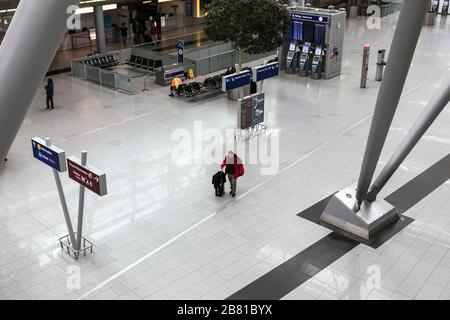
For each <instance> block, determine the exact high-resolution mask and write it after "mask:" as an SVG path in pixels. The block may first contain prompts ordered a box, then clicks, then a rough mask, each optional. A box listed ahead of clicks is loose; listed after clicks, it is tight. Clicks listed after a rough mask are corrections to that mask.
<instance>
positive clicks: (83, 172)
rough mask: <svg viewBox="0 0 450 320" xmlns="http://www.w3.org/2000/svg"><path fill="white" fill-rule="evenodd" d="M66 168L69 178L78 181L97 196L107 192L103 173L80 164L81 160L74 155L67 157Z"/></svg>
mask: <svg viewBox="0 0 450 320" xmlns="http://www.w3.org/2000/svg"><path fill="white" fill-rule="evenodd" d="M67 168H68V171H69V178H70V179H72V180H74V181H76V182H78V183H79V184H81V185H82V186H83V187H86V188H87V189H89V190H91V191H92V192H94V193H96V194H98V195H99V196H104V195H106V194H107V190H106V174H105V173H103V172H101V171H100V170H97V169H95V168H93V167H91V166H83V165H81V160H80V159H78V158H76V157H69V158H67Z"/></svg>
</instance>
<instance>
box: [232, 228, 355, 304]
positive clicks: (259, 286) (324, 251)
mask: <svg viewBox="0 0 450 320" xmlns="http://www.w3.org/2000/svg"><path fill="white" fill-rule="evenodd" d="M358 244H359V243H358V242H356V241H354V240H351V239H348V238H346V237H343V236H341V235H339V234H337V233H334V232H333V233H331V234H329V235H328V236H326V237H325V238H323V239H321V240H319V241H318V242H316V243H315V244H313V245H312V246H310V247H309V248H307V249H305V250H304V251H302V252H300V253H299V254H297V255H296V256H294V257H293V258H291V259H289V260H288V261H286V262H285V263H283V264H282V265H280V266H278V267H277V268H275V269H273V270H272V271H270V272H269V273H267V274H265V275H264V276H262V277H261V278H259V279H258V280H256V281H254V282H252V283H250V284H249V285H248V286H246V287H244V288H243V289H241V290H239V291H238V292H236V293H235V294H233V295H232V296H230V297H229V298H228V299H227V300H278V299H281V298H282V297H284V296H285V295H286V294H287V293H289V292H291V291H292V290H294V289H295V288H297V287H298V286H300V285H301V284H302V283H304V282H305V281H308V280H309V279H310V278H312V277H313V276H315V275H316V274H317V273H319V272H320V271H321V270H323V269H324V268H326V267H327V266H329V265H330V264H332V263H333V262H334V261H336V260H337V259H339V258H340V257H342V256H343V255H344V254H346V253H347V252H349V251H350V250H352V249H353V248H355V247H356V246H357V245H358Z"/></svg>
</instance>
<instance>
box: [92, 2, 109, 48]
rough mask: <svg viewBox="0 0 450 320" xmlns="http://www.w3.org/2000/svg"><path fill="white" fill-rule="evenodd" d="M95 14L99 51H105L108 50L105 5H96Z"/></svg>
mask: <svg viewBox="0 0 450 320" xmlns="http://www.w3.org/2000/svg"><path fill="white" fill-rule="evenodd" d="M94 16H95V37H96V39H97V52H100V53H103V52H105V50H106V39H105V20H104V18H103V6H101V5H99V6H95V7H94Z"/></svg>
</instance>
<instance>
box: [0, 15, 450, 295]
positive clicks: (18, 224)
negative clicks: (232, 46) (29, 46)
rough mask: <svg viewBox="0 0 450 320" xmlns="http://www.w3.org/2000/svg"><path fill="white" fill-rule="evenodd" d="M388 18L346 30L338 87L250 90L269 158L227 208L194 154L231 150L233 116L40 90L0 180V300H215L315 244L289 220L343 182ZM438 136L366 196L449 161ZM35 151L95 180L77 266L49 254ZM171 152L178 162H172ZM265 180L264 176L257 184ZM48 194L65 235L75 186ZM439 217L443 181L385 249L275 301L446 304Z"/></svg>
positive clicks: (365, 253)
mask: <svg viewBox="0 0 450 320" xmlns="http://www.w3.org/2000/svg"><path fill="white" fill-rule="evenodd" d="M395 17H396V16H391V17H388V18H386V19H383V21H382V22H383V28H382V29H381V30H369V29H367V27H366V20H365V18H358V19H355V20H350V21H349V23H348V25H347V27H346V28H347V29H346V41H345V48H344V52H343V55H344V68H343V74H342V76H341V77H339V78H335V79H332V80H329V81H324V80H321V81H313V80H309V79H302V78H299V77H297V76H291V75H284V74H283V75H280V76H279V77H278V78H276V79H272V80H268V81H266V82H265V84H264V91H265V93H266V124H267V126H268V128H269V131H270V130H271V131H270V132H271V133H273V134H275V133H277V132H278V138H279V140H278V148H276V149H275V150H279V153H277V152H275V153H273V154H272V155H273V157H271V158H269V160H272V163H271V162H270V161H267V162H258V163H257V164H247V165H246V173H245V176H244V177H242V178H241V179H240V180H239V181H238V195H237V198H236V199H234V200H233V199H232V198H231V197H229V196H228V195H227V196H225V197H224V198H216V197H215V196H214V190H213V188H212V185H211V176H212V174H214V173H215V172H216V171H217V170H218V164H216V163H214V162H213V161H211V162H204V161H202V154H203V151H205V152H206V151H211V149H210V147H211V146H210V145H209V143H210V141H211V140H210V138H211V135H213V134H215V133H216V134H217V131H215V130H218V132H220V133H222V135H223V136H224V141H219V142H217V140H216V143H215V144H213V146H219V147H223V144H226V143H232V142H233V137H232V136H231V137H229V136H228V137H227V136H226V133H227V129H233V128H234V127H235V125H236V104H235V102H232V101H230V100H227V98H226V97H225V96H224V95H221V96H215V97H210V98H208V99H206V100H204V101H197V102H195V103H192V102H187V101H184V100H182V99H173V98H169V97H168V93H169V92H168V88H162V87H159V86H157V85H155V84H151V86H150V91H149V92H142V93H138V94H136V95H135V96H128V95H126V94H122V93H116V92H114V91H112V90H109V89H106V88H102V87H99V86H98V85H96V84H93V83H90V82H85V81H83V80H80V79H75V78H72V77H70V75H67V74H64V75H58V76H55V77H53V79H54V81H55V103H56V109H55V110H54V111H44V110H43V109H44V107H45V104H44V103H45V100H44V91H43V90H42V91H41V92H39V93H38V94H37V95H36V97H35V99H34V101H33V104H32V107H31V109H30V111H29V113H28V115H27V118H26V120H25V122H24V124H23V127H22V129H21V131H20V134H19V136H18V138H17V139H16V141H15V143H14V145H13V147H12V149H11V152H10V154H9V161H8V163H7V166H6V167H5V168H3V169H2V171H1V179H0V219H1V221H2V223H1V224H0V298H5V299H18V298H24V299H78V298H85V299H182V298H184V299H216V298H217V299H225V298H227V297H229V296H231V295H233V294H234V293H236V292H238V291H239V290H241V289H242V288H244V287H246V286H247V285H249V284H250V283H252V282H253V281H255V280H256V279H258V278H260V277H261V276H263V275H265V274H267V273H268V272H270V271H271V270H273V269H275V268H276V267H278V266H280V265H282V264H283V263H284V262H286V261H288V260H289V259H291V258H292V257H294V256H296V255H297V254H298V253H300V252H302V251H303V250H304V249H306V248H308V247H310V246H311V245H313V244H314V243H316V242H318V241H320V240H321V239H323V238H324V237H326V236H327V235H328V234H329V233H330V231H329V230H328V229H326V228H323V227H321V226H319V225H316V224H314V223H312V222H309V221H306V220H304V219H300V218H299V217H297V214H298V213H299V212H301V211H303V210H305V209H306V208H309V207H310V206H311V205H313V204H314V203H317V202H318V201H320V200H321V199H323V198H325V197H327V196H329V195H330V194H332V193H334V192H335V191H336V190H340V189H342V188H343V187H346V186H348V185H350V184H352V183H353V182H354V181H355V180H356V177H357V174H358V171H359V168H360V164H361V161H362V157H363V150H364V146H365V143H366V139H367V134H368V130H369V127H370V120H371V115H372V112H373V107H374V105H375V100H376V94H377V90H378V88H379V83H377V82H375V81H373V79H374V76H375V63H376V59H375V58H374V56H373V55H372V57H371V62H370V66H371V69H370V72H369V75H370V80H369V82H368V88H367V89H365V90H362V89H360V88H359V81H360V71H361V65H360V63H361V52H362V47H363V45H364V43H366V42H370V43H371V45H372V48H374V50H377V49H382V48H389V42H390V40H391V38H392V34H393V30H394V23H395ZM446 19H448V18H441V17H439V18H438V20H437V23H436V25H435V26H434V27H426V28H424V30H423V34H422V37H421V40H420V43H419V45H418V50H417V53H416V55H415V58H414V63H413V65H412V67H411V71H410V74H409V78H408V81H407V83H406V86H405V90H404V93H403V98H402V101H401V104H400V106H399V110H398V114H397V115H396V117H395V119H394V122H393V124H392V127H391V131H390V135H389V138H388V141H387V143H386V146H385V150H384V152H383V154H382V157H381V159H380V163H379V168H378V170H379V169H381V167H382V165H383V164H384V163H385V162H386V161H387V160H388V158H389V156H390V155H391V154H392V152H393V151H394V149H395V148H396V147H397V145H398V144H399V142H400V141H401V140H402V139H403V138H404V136H405V133H406V132H407V131H408V129H409V128H410V126H411V125H412V123H413V122H414V121H415V119H416V118H417V116H418V115H419V114H420V112H421V111H422V110H423V108H424V106H425V105H426V103H427V102H428V100H429V99H430V97H431V96H432V94H433V92H434V90H436V88H437V87H438V86H439V84H440V83H441V82H442V81H443V79H444V78H445V76H446V75H448V74H449V70H450V59H449V58H450V54H449V52H450V41H449V40H448V37H447V34H448V32H449V30H450V20H448V21H447V20H446ZM449 122H450V110H449V109H448V108H447V109H446V110H444V111H443V113H442V114H441V116H440V117H439V119H438V120H437V121H436V123H435V124H434V125H433V127H432V128H431V129H430V130H429V131H428V132H427V134H426V136H425V137H424V138H423V139H422V140H421V142H420V143H419V144H418V146H417V147H416V149H415V150H414V151H413V152H412V153H411V155H410V156H409V157H408V159H407V161H405V163H404V164H403V166H402V168H401V170H400V171H399V172H398V173H396V175H395V177H394V178H393V180H392V182H390V184H389V185H388V186H387V187H386V190H385V191H384V192H383V194H382V195H381V196H386V195H388V194H391V193H392V192H393V191H394V190H397V189H399V187H401V186H403V185H404V184H405V183H407V182H408V181H410V180H411V179H413V178H414V177H416V176H417V175H419V174H420V173H421V172H423V171H424V170H426V169H427V168H428V167H429V166H431V165H432V164H434V163H436V162H437V161H438V160H440V159H442V158H443V157H444V156H446V155H448V154H449V151H450V127H449V126H448V123H449ZM201 133H204V134H205V136H202V134H201ZM34 136H41V137H46V136H49V137H51V138H52V140H53V143H54V144H56V145H58V146H60V147H62V148H64V149H65V150H66V152H67V154H68V155H75V156H79V155H80V153H81V151H83V150H87V151H88V153H89V154H88V162H89V163H90V164H92V165H94V166H95V167H97V168H99V169H102V170H104V171H105V172H107V174H108V189H109V194H108V196H106V197H104V198H98V197H96V196H95V195H93V194H88V195H87V197H86V207H85V212H86V216H85V226H84V230H85V232H86V234H85V235H86V237H87V238H88V239H90V240H92V241H93V242H94V244H95V251H94V254H93V255H88V256H87V257H86V258H82V259H80V260H79V261H77V262H75V261H74V260H73V259H72V258H70V257H69V256H67V255H66V254H65V253H63V252H61V249H60V248H59V245H58V242H57V239H58V237H59V236H62V235H64V234H65V233H66V227H65V223H64V219H63V215H62V212H61V207H60V203H59V201H58V195H57V192H56V189H55V185H54V181H53V177H52V174H51V172H50V171H49V170H48V169H47V168H45V167H44V166H43V165H41V164H40V163H38V162H37V161H36V160H34V159H33V157H32V155H31V145H30V138H32V137H34ZM180 137H188V138H187V139H186V140H183V141H182V140H180ZM274 137H275V136H274ZM261 141H262V142H264V141H265V138H262V140H261ZM182 142H185V143H187V145H188V146H189V145H190V146H191V147H192V148H186V149H187V150H186V152H180V146H182V145H181V143H182ZM222 142H223V144H222ZM199 145H201V147H198V146H199ZM269 145H270V144H269ZM184 146H186V145H184ZM274 146H277V144H276V143H275V144H274ZM228 148H229V147H223V150H224V151H226V150H227V149H228ZM267 148H268V147H267ZM264 150H266V148H263V151H264ZM267 154H269V155H270V154H271V153H270V152H268V153H267ZM277 155H279V158H277V157H276V156H277ZM241 156H242V154H241ZM244 158H245V157H244ZM203 160H205V158H203ZM264 160H267V159H264ZM271 164H273V165H274V166H273V167H275V168H277V167H279V170H278V171H277V172H276V173H275V174H271V172H270V171H269V175H266V174H267V173H268V172H267V168H269V167H270V166H271ZM277 165H278V166H277ZM262 169H266V170H265V171H264V170H262ZM63 184H64V187H65V190H66V196H67V201H68V203H69V207H70V210H71V214H72V218H73V219H75V216H76V208H77V201H78V186H77V185H75V184H74V183H72V182H71V181H69V179H68V178H67V176H63ZM227 191H228V189H227ZM449 208H450V184H449V182H448V181H447V182H446V183H445V184H443V185H442V186H441V187H439V188H438V189H436V190H435V191H433V192H432V193H431V194H430V195H428V196H427V197H426V198H425V199H423V200H422V201H421V202H420V203H419V204H417V205H416V206H414V207H412V208H411V209H409V210H407V212H405V215H407V216H410V217H412V218H413V219H414V220H415V221H414V222H413V223H412V224H410V225H409V226H408V227H406V228H405V229H404V230H402V231H401V232H400V233H398V234H397V235H396V236H395V237H393V238H392V239H391V240H389V241H387V242H386V243H384V244H383V245H382V246H381V247H379V248H377V249H373V248H370V247H367V246H363V245H359V246H357V247H356V248H354V249H353V250H351V251H350V252H348V253H347V254H345V255H344V256H342V257H341V258H340V259H338V260H337V261H335V262H334V263H332V264H331V265H330V266H329V267H327V268H325V269H324V270H322V271H321V272H319V273H317V274H316V275H314V276H313V277H312V278H311V279H309V280H308V281H306V282H305V283H303V284H302V285H301V286H299V287H298V288H296V289H294V290H293V291H292V292H291V293H289V294H288V295H286V296H285V297H283V298H285V299H303V298H308V299H316V298H321V299H393V298H408V299H414V298H432V299H439V298H441V299H446V298H450V282H449V281H450V253H449V248H450V234H449V233H448V232H447V230H448V227H449V224H450V215H449V210H450V209H449ZM77 268H79V269H77ZM73 270H80V271H81V273H80V278H79V280H80V281H81V283H80V286H79V287H78V286H75V287H74V286H73V285H69V286H68V279H73V278H70V277H71V276H72V275H73V272H74V271H73ZM378 280H379V281H378Z"/></svg>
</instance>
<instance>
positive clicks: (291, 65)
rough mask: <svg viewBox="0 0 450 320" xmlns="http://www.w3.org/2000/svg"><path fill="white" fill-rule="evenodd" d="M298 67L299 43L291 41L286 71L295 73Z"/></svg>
mask: <svg viewBox="0 0 450 320" xmlns="http://www.w3.org/2000/svg"><path fill="white" fill-rule="evenodd" d="M296 69H297V43H296V42H294V41H293V42H291V43H290V44H289V51H288V54H287V57H286V73H289V74H292V73H295V71H296Z"/></svg>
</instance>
